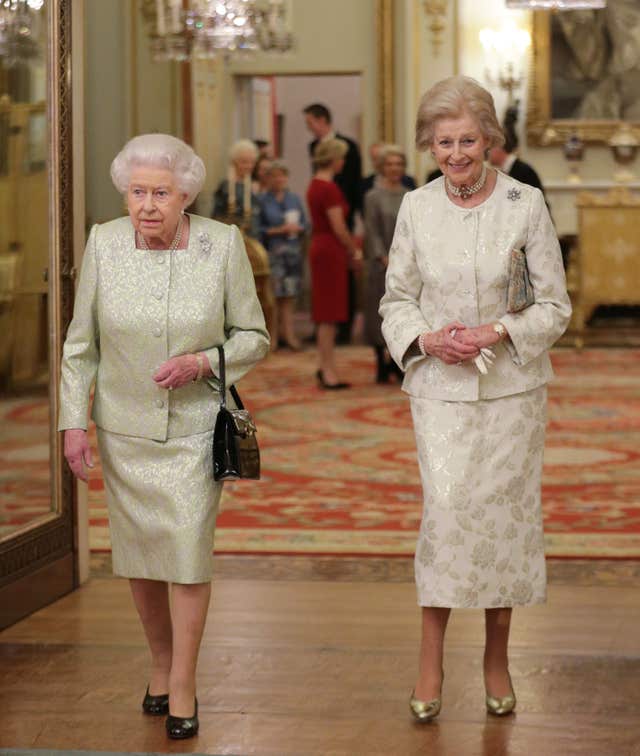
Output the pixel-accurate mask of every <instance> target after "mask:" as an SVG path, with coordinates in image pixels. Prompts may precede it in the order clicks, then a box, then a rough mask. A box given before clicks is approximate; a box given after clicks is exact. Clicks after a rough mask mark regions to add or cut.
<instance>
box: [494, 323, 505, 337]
mask: <svg viewBox="0 0 640 756" xmlns="http://www.w3.org/2000/svg"><path fill="white" fill-rule="evenodd" d="M493 330H494V331H495V332H496V333H497V334H498V336H500V339H501V340H503V341H504V339H506V338H507V336H508V335H509V332H508V331H507V329H506V328H505V327H504V326H503V325H502V323H500V322H498V323H494V324H493Z"/></svg>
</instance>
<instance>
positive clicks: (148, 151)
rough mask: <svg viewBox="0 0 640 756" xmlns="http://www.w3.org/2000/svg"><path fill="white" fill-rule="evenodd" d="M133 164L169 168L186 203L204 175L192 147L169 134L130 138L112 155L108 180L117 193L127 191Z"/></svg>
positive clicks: (203, 170) (134, 165) (202, 166)
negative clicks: (113, 156) (185, 197)
mask: <svg viewBox="0 0 640 756" xmlns="http://www.w3.org/2000/svg"><path fill="white" fill-rule="evenodd" d="M137 166H149V167H152V168H162V169H163V170H167V171H171V173H173V175H174V177H175V180H176V184H177V186H178V189H179V190H180V191H181V192H184V193H185V194H186V195H187V200H186V203H187V206H188V205H190V204H191V203H192V202H193V201H194V200H195V198H196V197H197V196H198V193H199V192H200V190H201V189H202V186H203V184H204V179H205V176H206V170H205V167H204V163H203V162H202V160H201V159H200V158H199V157H198V156H197V155H196V153H195V152H194V151H193V149H192V148H191V147H189V145H188V144H186V142H183V141H182V139H178V138H177V137H174V136H171V135H170V134H141V135H140V136H137V137H133V139H130V140H129V141H128V142H127V143H126V144H125V146H124V147H123V148H122V149H121V150H120V152H119V153H118V154H117V155H116V156H115V158H114V159H113V162H112V163H111V180H112V181H113V184H114V186H115V187H116V189H117V190H118V191H119V192H120V193H121V194H124V193H125V192H126V191H127V190H128V188H129V182H130V180H131V171H132V170H133V169H134V168H135V167H137Z"/></svg>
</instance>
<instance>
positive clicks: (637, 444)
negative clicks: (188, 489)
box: [90, 347, 640, 558]
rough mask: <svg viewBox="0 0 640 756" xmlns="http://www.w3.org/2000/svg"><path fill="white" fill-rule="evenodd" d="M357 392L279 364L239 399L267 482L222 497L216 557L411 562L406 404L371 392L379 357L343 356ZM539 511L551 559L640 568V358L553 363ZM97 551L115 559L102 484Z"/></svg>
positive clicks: (289, 363) (310, 362) (95, 492)
mask: <svg viewBox="0 0 640 756" xmlns="http://www.w3.org/2000/svg"><path fill="white" fill-rule="evenodd" d="M339 357H340V366H341V373H342V375H344V376H349V378H350V380H352V381H353V383H354V388H353V389H352V390H350V391H344V392H336V393H331V392H323V391H320V390H319V389H318V388H316V386H315V383H314V378H313V375H314V370H315V362H314V355H313V353H312V352H306V353H302V354H291V353H278V354H276V355H274V356H272V357H270V358H269V359H268V360H266V361H265V362H264V363H263V364H262V365H260V366H259V367H258V368H257V369H256V370H255V371H254V372H253V373H252V374H251V375H250V376H248V377H247V378H246V379H245V380H244V381H243V382H242V384H241V385H240V390H241V394H242V396H243V398H244V399H245V403H246V404H247V405H248V407H249V408H250V409H251V411H252V412H253V414H254V417H255V418H256V421H257V424H258V428H259V439H260V444H261V449H262V463H263V478H262V480H260V481H255V482H254V481H241V482H235V483H230V484H227V485H226V486H225V492H224V496H223V502H222V512H221V514H220V517H219V519H218V528H217V531H216V551H217V552H219V553H220V552H227V553H228V552H240V553H305V554H361V555H364V554H367V555H408V554H412V553H413V547H414V541H415V536H416V531H417V528H418V524H419V522H420V515H421V506H422V503H421V502H422V494H421V489H420V485H419V479H418V473H417V466H416V460H415V447H414V442H413V434H412V429H411V418H410V413H409V405H408V400H407V398H406V397H405V395H404V394H403V393H402V392H401V391H400V389H399V387H398V386H397V385H390V386H376V385H375V384H374V383H373V380H372V379H373V359H372V353H371V351H370V350H369V349H367V348H365V347H350V348H346V349H341V350H340V352H339ZM553 361H554V365H555V368H556V373H557V379H556V381H555V382H554V383H553V384H552V386H551V388H550V407H549V415H550V417H549V429H548V436H547V448H546V454H545V460H546V463H545V473H544V488H543V501H544V511H545V524H546V532H547V553H548V554H549V556H572V557H610V558H611V557H627V558H629V557H632V558H640V464H639V461H640V350H618V349H616V350H595V349H593V350H585V351H584V352H582V353H577V352H575V351H573V350H558V351H556V352H555V353H554V355H553ZM90 517H91V546H92V548H93V549H96V550H98V549H107V548H109V545H108V530H107V519H106V512H105V509H104V504H103V495H102V480H101V478H100V470H99V468H97V469H96V470H95V471H94V473H93V475H92V480H91V490H90Z"/></svg>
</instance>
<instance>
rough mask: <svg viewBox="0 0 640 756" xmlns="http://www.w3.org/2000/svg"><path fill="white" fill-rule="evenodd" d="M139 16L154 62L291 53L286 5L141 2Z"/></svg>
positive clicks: (274, 1) (273, 0) (218, 0)
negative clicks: (147, 33)
mask: <svg viewBox="0 0 640 756" xmlns="http://www.w3.org/2000/svg"><path fill="white" fill-rule="evenodd" d="M142 12H143V15H144V17H145V19H146V20H147V22H148V24H149V26H150V31H151V33H150V36H151V54H152V57H153V59H154V60H157V61H160V60H178V61H185V60H190V59H192V58H213V57H216V56H217V55H219V54H223V55H225V56H229V55H232V54H242V53H252V52H257V51H263V52H279V53H285V52H289V51H290V50H292V49H293V35H292V34H291V32H290V31H289V23H290V19H289V18H288V16H289V14H288V13H287V6H286V3H285V0H185V1H184V2H183V0H144V3H143V6H142Z"/></svg>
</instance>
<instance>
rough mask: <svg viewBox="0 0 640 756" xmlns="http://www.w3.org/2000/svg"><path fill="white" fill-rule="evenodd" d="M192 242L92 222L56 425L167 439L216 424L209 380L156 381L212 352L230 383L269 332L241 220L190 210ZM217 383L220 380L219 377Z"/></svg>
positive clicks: (261, 352)
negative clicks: (176, 384)
mask: <svg viewBox="0 0 640 756" xmlns="http://www.w3.org/2000/svg"><path fill="white" fill-rule="evenodd" d="M189 217H190V220H191V229H190V236H189V246H188V248H187V249H181V250H174V251H168V250H167V251H155V250H147V251H144V250H140V249H136V245H135V234H134V229H133V226H132V224H131V221H130V220H129V218H128V217H123V218H118V219H117V220H114V221H111V222H109V223H104V224H102V225H95V226H94V227H93V228H92V229H91V234H90V236H89V240H88V241H87V247H86V250H85V254H84V258H83V261H82V271H81V274H80V281H79V284H78V289H77V292H76V300H75V307H74V312H73V320H72V321H71V324H70V326H69V330H68V333H67V338H66V341H65V344H64V350H63V357H62V369H61V381H60V415H59V421H58V429H59V430H65V429H67V428H85V429H86V427H87V421H88V410H89V402H90V392H91V387H92V385H93V384H94V382H95V397H94V401H93V411H92V417H93V419H94V421H95V423H96V425H97V426H98V427H100V428H102V429H104V430H106V431H110V432H113V433H120V434H123V435H127V436H138V437H142V438H150V439H154V440H157V441H164V440H166V439H167V438H172V437H176V436H187V435H192V434H195V433H203V432H205V431H207V430H211V429H212V428H213V426H214V423H215V418H216V414H217V410H218V404H219V396H218V393H217V392H216V391H214V390H213V389H212V388H211V387H210V386H209V385H208V384H207V383H206V381H200V382H199V383H190V384H188V385H187V386H183V387H182V388H179V389H176V390H175V391H171V392H169V391H167V390H165V389H162V388H159V387H158V386H157V385H156V384H155V382H154V381H153V379H152V375H153V373H154V371H155V370H156V369H157V368H158V367H159V366H160V365H161V364H162V363H163V362H164V361H165V360H167V359H169V358H170V357H174V356H177V355H180V354H186V353H189V352H204V353H205V354H206V356H207V358H208V359H209V362H210V364H211V368H212V370H213V372H214V374H215V375H217V373H218V354H217V351H216V349H215V347H216V346H217V345H219V344H223V345H224V350H225V357H226V365H227V384H231V383H235V382H236V381H238V380H239V379H240V378H242V376H243V375H244V374H245V373H246V372H247V371H248V370H249V369H250V368H251V367H252V366H253V365H255V363H256V362H258V361H259V360H260V359H261V358H262V357H264V356H265V354H266V353H267V351H268V348H269V335H268V333H267V330H266V328H265V323H264V317H263V315H262V309H261V307H260V303H259V302H258V298H257V295H256V290H255V284H254V280H253V274H252V271H251V266H250V264H249V259H248V258H247V254H246V251H245V248H244V243H243V241H242V237H241V235H240V232H239V231H238V229H237V228H236V226H227V225H225V224H224V223H219V222H218V221H214V220H210V219H208V218H202V217H200V216H197V215H190V216H189ZM214 383H215V382H214Z"/></svg>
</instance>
